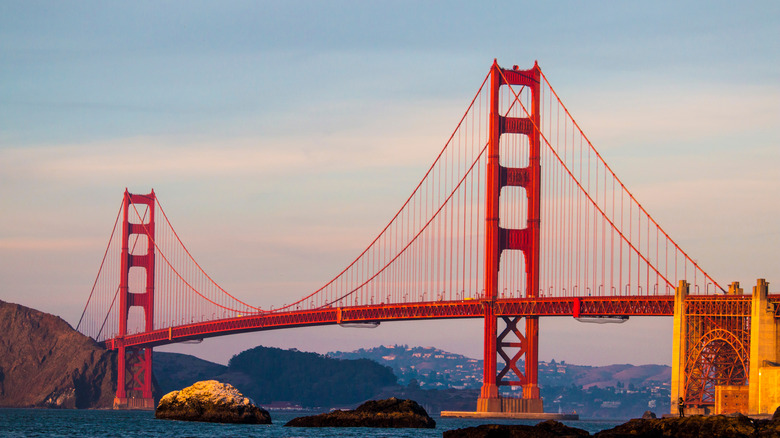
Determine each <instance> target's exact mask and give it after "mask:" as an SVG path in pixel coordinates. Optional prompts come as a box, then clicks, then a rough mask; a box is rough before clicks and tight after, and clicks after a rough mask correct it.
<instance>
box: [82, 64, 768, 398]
mask: <svg viewBox="0 0 780 438" xmlns="http://www.w3.org/2000/svg"><path fill="white" fill-rule="evenodd" d="M737 288H738V285H736V286H735V285H732V287H730V288H729V290H731V291H732V293H727V289H726V288H724V287H723V286H721V285H720V284H719V283H718V282H717V281H715V280H714V279H713V278H712V276H710V275H709V274H708V273H707V272H706V271H704V270H703V269H702V267H701V266H699V265H698V264H697V263H696V261H695V260H694V259H692V258H691V256H690V255H688V254H687V253H686V252H685V251H684V250H683V249H682V248H681V247H680V246H679V245H678V244H677V243H675V241H674V240H673V239H672V238H671V237H670V236H669V235H668V234H667V233H666V232H665V231H664V230H663V229H662V228H661V226H660V225H659V224H658V223H657V222H656V221H655V220H654V219H653V218H652V217H651V216H650V214H649V213H648V212H647V211H646V210H645V208H644V207H643V206H642V205H641V204H640V203H639V201H638V200H637V199H636V198H635V197H634V196H633V195H632V194H631V192H630V191H629V190H628V188H627V187H626V186H625V185H624V184H623V183H622V182H621V180H620V179H619V178H618V177H617V175H616V174H615V172H614V171H613V170H612V168H610V167H609V165H608V164H607V163H606V161H605V160H604V158H603V157H602V156H601V155H600V154H599V153H598V151H597V150H596V149H595V147H594V146H593V145H592V144H591V142H590V141H589V140H588V138H587V137H586V136H585V134H584V132H583V130H582V129H581V128H580V126H579V125H578V124H577V123H576V121H575V120H574V118H573V117H572V116H571V114H570V113H569V111H568V109H567V108H566V106H565V105H564V104H563V102H562V100H561V99H560V97H559V96H558V94H557V93H556V92H555V90H554V89H553V88H552V86H551V85H550V83H549V81H548V80H547V77H546V76H545V75H544V74H543V73H542V71H541V69H540V68H539V66H538V64H535V65H534V66H533V67H532V68H531V69H528V70H521V69H519V68H518V67H517V66H514V67H513V68H510V69H504V68H501V67H500V66H499V65H498V63H497V62H494V63H493V65H492V66H491V68H490V70H489V72H488V74H487V76H486V77H485V78H484V80H483V81H482V83H481V85H480V86H479V88H478V90H477V92H476V93H475V95H474V97H473V99H472V100H471V102H469V104H468V105H467V108H466V110H465V112H464V114H463V116H462V117H461V119H460V120H459V121H458V123H457V126H456V127H455V129H454V130H453V132H452V134H451V135H450V137H449V138H448V139H447V140H446V142H445V143H444V146H443V148H442V149H441V151H440V152H439V154H438V156H437V157H436V159H435V160H434V162H433V164H431V166H430V167H429V168H428V170H427V172H426V173H425V174H424V175H423V177H422V178H421V180H420V181H419V183H418V184H417V185H416V187H415V188H414V190H413V191H412V193H411V194H410V195H409V197H408V198H407V199H406V201H405V202H404V203H403V205H401V207H400V208H399V209H398V211H397V213H396V214H395V215H394V216H393V217H392V218H391V219H390V220H389V221H388V223H387V224H386V225H385V226H384V227H383V228H382V229H381V230H380V232H379V233H378V234H377V235H376V238H375V239H374V240H373V241H371V242H369V243H368V245H367V246H366V247H365V249H364V250H363V251H362V252H361V253H360V254H358V255H357V256H356V257H355V259H354V260H353V261H352V262H351V263H350V264H348V265H347V266H346V267H345V268H344V269H343V270H342V271H341V272H339V273H338V274H336V275H335V276H334V277H333V278H331V279H330V280H329V281H327V282H325V283H324V284H323V285H322V287H320V288H319V289H316V290H313V291H302V292H301V294H300V295H299V296H298V297H295V299H294V300H291V302H289V303H284V304H282V305H279V304H278V303H248V302H246V301H245V300H242V299H240V297H237V296H235V295H233V294H231V293H230V292H228V291H226V290H224V289H223V288H222V287H220V286H219V284H218V283H217V282H216V281H214V280H213V279H212V278H211V277H210V276H209V275H208V274H207V273H206V272H205V271H204V270H203V269H202V268H201V266H200V265H199V264H198V262H197V261H196V259H195V258H194V256H193V255H192V254H191V253H190V252H189V251H188V250H187V248H186V246H185V245H184V243H183V242H182V239H181V238H180V237H179V235H178V234H177V233H176V231H175V230H174V228H173V226H172V225H171V221H170V220H169V218H168V216H167V215H166V214H165V211H164V210H163V208H162V205H161V204H160V203H159V202H158V199H157V196H156V194H155V193H154V191H152V192H151V193H149V194H135V193H129V192H127V191H125V193H124V196H123V198H122V203H121V205H120V207H119V210H118V213H117V216H116V220H115V224H114V229H113V232H112V234H111V237H110V239H109V242H108V244H107V247H106V250H105V254H104V257H103V261H102V263H101V266H100V269H99V272H98V275H97V278H96V280H95V282H94V285H93V287H92V290H91V292H90V295H89V299H88V300H87V303H86V305H85V308H84V312H83V314H82V316H81V319H80V320H79V323H78V326H77V328H78V330H80V331H81V332H82V333H84V334H86V335H88V336H91V337H92V338H94V339H95V340H96V341H98V342H102V343H104V344H105V345H106V346H107V347H108V348H111V349H116V350H118V355H119V358H118V381H119V385H118V388H117V393H116V401H115V405H116V406H118V407H153V399H152V385H151V380H152V379H151V374H152V372H151V370H152V366H151V365H152V357H153V356H152V348H153V347H155V346H159V345H164V344H170V343H176V342H182V341H187V340H193V339H203V338H207V337H215V336H225V335H229V334H234V333H242V332H250V331H260V330H273V329H285V328H294V327H303V326H316V325H325V324H347V323H377V322H381V321H390V320H415V319H441V318H482V319H484V321H485V328H484V375H483V387H482V391H481V395H480V398H479V400H478V402H477V410H478V411H482V412H502V411H503V412H506V411H518V412H542V411H543V403H542V400H541V398H540V396H539V388H538V377H537V366H538V343H539V341H538V331H539V325H538V324H539V320H538V318H539V317H545V316H573V317H600V318H602V317H621V318H622V317H629V316H671V315H674V314H675V295H677V296H678V298H679V297H680V296H681V295H682V296H683V299H687V298H685V297H686V295H687V293H688V291H689V290H690V291H691V292H692V294H691V296H690V297H689V298H690V299H689V301H691V302H694V301H695V300H694V298H695V299H696V300H698V301H696V302H699V303H704V304H701V305H702V306H705V307H706V306H710V307H708V308H711V307H712V306H715V307H716V308H720V307H718V306H721V303H731V304H730V305H731V307H730V308H733V307H734V306H735V305H736V306H737V307H738V306H739V304H738V303H744V302H745V299H746V298H748V297H744V296H741V295H739V294H736V293H734V291H735V290H737ZM678 301H679V299H678ZM777 301H778V297H776V296H772V297H770V302H771V303H773V306H774V307H773V310H772V312H773V317H775V318H776V317H777V316H778V310H777V308H778V306H777ZM747 302H748V303H749V300H747ZM734 303H737V304H734ZM272 304H273V305H272ZM678 304H679V303H678ZM749 307H750V306H749V305H748V306H747V308H749ZM691 309H693V307H692V308H691ZM741 309H742V310H741V312H742V313H739V312H737V313H734V312H730V313H729V312H725V311H724V312H721V313H722V314H719V313H718V311H716V312H715V316H712V317H710V318H708V319H707V320H706V321H705V322H696V321H699V320H694V319H690V318H693V317H692V316H691V317H690V318H689V319H688V321H689V322H690V324H688V325H687V326H686V327H689V326H690V327H694V326H696V324H699V326H696V327H699V328H698V329H697V330H698V331H700V332H702V333H698V332H697V334H695V335H694V334H689V333H687V332H686V334H685V336H686V339H687V338H688V337H690V338H691V340H690V341H684V342H685V345H686V346H685V347H684V350H685V351H684V353H683V356H684V357H683V359H681V360H682V361H685V364H684V365H683V366H682V369H683V371H681V372H682V373H683V377H682V380H683V381H684V383H682V384H681V385H682V386H681V387H680V390H678V391H677V392H676V393H679V394H680V395H681V396H683V397H684V398H685V400H686V402H687V403H688V404H689V405H690V406H710V405H713V404H714V398H715V393H714V392H715V390H714V387H715V386H717V385H721V386H722V385H726V384H733V385H744V384H745V382H746V380H747V376H748V374H749V373H748V371H747V368H746V367H747V366H748V365H747V364H746V358H745V357H744V356H745V351H746V350H745V346H746V345H748V344H749V336H747V337H746V335H745V328H744V327H743V326H744V325H745V320H746V318H747V317H746V316H745V315H743V313H744V312H745V311H746V310H744V305H743V308H741ZM691 312H693V313H695V311H694V310H691ZM693 313H691V315H693ZM748 313H749V309H748ZM702 324H703V325H702ZM499 326H501V327H502V328H501V330H499ZM740 327H741V328H740ZM715 329H725V330H727V331H728V330H731V331H729V333H732V332H734V333H736V332H737V331H739V330H741V331H739V333H738V334H737V335H735V336H736V338H737V339H739V340H740V342H741V344H739V345H737V346H735V345H733V344H734V342H732V341H731V338H729V342H731V343H727V344H728V345H727V346H731V348H719V349H718V355H717V356H718V358H719V359H718V361H717V366H715V365H713V364H714V363H715V362H714V361H713V360H712V357H711V356H712V354H711V351H712V348H714V345H716V344H717V345H718V346H721V347H722V345H721V344H722V343H723V342H725V341H723V340H724V336H720V337H718V336H714V337H712V333H713V330H715ZM696 336H698V338H697V337H696ZM704 336H710V337H712V339H710V341H708V343H707V344H706V345H705V346H700V345H699V344H697V343H696V342H697V340H700V339H704ZM694 338H695V339H694ZM708 339H709V338H708ZM721 341H723V342H721ZM719 342H720V343H719ZM688 343H690V344H691V345H690V346H688ZM713 343H714V344H713ZM711 344H712V346H710V345H711ZM707 346H710V348H708V347H707ZM748 351H749V348H748ZM694 356H695V357H694ZM498 358H501V360H502V364H501V365H502V368H501V369H500V370H499V369H498V366H499V363H498ZM708 358H709V359H708ZM705 362H706V363H705ZM521 363H523V365H522V366H521V365H520V364H521ZM689 363H690V366H689ZM697 364H698V365H697ZM678 368H679V367H678ZM705 368H706V369H705ZM740 370H741V371H740ZM501 386H509V387H522V399H517V400H511V399H508V398H507V397H503V396H502V395H501V394H500V393H499V390H498V388H499V387H501ZM673 393H675V392H674V391H673ZM676 393H675V394H676Z"/></svg>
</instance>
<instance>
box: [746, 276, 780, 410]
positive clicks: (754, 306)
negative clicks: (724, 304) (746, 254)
mask: <svg viewBox="0 0 780 438" xmlns="http://www.w3.org/2000/svg"><path fill="white" fill-rule="evenodd" d="M768 294H769V283H767V282H766V280H764V279H763V278H760V279H758V281H757V284H756V286H755V287H753V297H752V302H751V308H750V375H749V377H748V413H750V414H772V413H773V412H774V411H775V409H777V407H778V406H780V394H779V393H780V389H778V384H780V364H778V363H777V362H780V351H778V347H780V339H778V337H780V326H779V323H780V320H778V319H776V318H775V315H774V314H775V312H774V308H773V306H772V305H771V304H770V303H769V300H768Z"/></svg>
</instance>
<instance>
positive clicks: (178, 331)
mask: <svg viewBox="0 0 780 438" xmlns="http://www.w3.org/2000/svg"><path fill="white" fill-rule="evenodd" d="M697 299H702V300H707V301H710V300H712V296H711V295H701V296H697V295H689V296H688V297H687V298H686V300H693V301H695V300H697ZM720 299H722V300H725V301H733V302H734V304H735V305H737V304H739V303H741V302H743V301H746V302H748V303H749V302H750V300H751V296H750V295H723V296H721V297H720ZM720 299H719V301H720ZM769 300H770V301H772V302H776V303H780V295H772V296H770V297H769ZM490 303H491V302H490V301H489V300H473V299H472V300H469V299H467V300H457V301H434V302H430V301H425V302H416V303H403V304H376V305H369V306H350V307H325V308H319V309H314V310H292V311H283V312H279V311H277V312H268V313H261V314H251V315H246V316H241V317H234V318H224V319H218V320H214V321H204V322H194V323H192V324H184V325H180V326H175V327H168V328H163V329H157V330H153V331H149V332H143V333H136V334H130V335H127V336H125V338H124V339H121V338H113V339H108V340H106V341H105V345H106V347H107V348H109V349H116V348H118V347H119V346H120V345H122V344H124V346H125V347H155V346H158V345H165V344H173V343H177V342H183V341H188V340H195V339H204V338H212V337H216V336H225V335H231V334H236V333H246V332H253V331H261V330H279V329H285V328H294V327H308V326H318V325H333V324H344V323H372V322H381V321H408V320H422V319H445V318H483V317H484V315H485V310H484V306H487V305H490ZM495 306H496V312H495V314H496V316H497V317H501V316H507V317H509V316H512V317H514V316H521V317H522V316H571V317H575V318H577V317H599V316H673V314H674V296H673V295H659V296H624V297H580V298H578V297H569V298H508V299H497V300H496V301H495ZM775 308H776V309H777V310H776V315H775V317H776V318H780V305H779V306H775Z"/></svg>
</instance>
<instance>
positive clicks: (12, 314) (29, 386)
mask: <svg viewBox="0 0 780 438" xmlns="http://www.w3.org/2000/svg"><path fill="white" fill-rule="evenodd" d="M115 390H116V354H114V353H113V352H110V351H106V350H105V349H104V348H103V347H101V346H100V345H98V344H97V343H96V342H95V341H93V340H92V339H91V338H89V337H87V336H84V335H82V334H81V333H79V332H77V331H75V330H74V329H73V328H72V327H71V326H70V325H69V324H68V323H67V322H65V321H64V320H63V319H62V318H60V317H58V316H54V315H50V314H48V313H43V312H40V311H38V310H35V309H31V308H29V307H24V306H20V305H18V304H12V303H7V302H4V301H0V407H55V408H110V407H111V406H112V404H113V401H114V394H115Z"/></svg>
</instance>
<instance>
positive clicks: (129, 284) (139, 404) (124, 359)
mask: <svg viewBox="0 0 780 438" xmlns="http://www.w3.org/2000/svg"><path fill="white" fill-rule="evenodd" d="M155 203H156V199H155V194H154V191H152V192H151V193H150V194H148V195H135V194H131V193H129V192H128V191H127V190H125V195H124V202H123V211H124V217H123V223H122V255H121V267H120V273H119V275H120V279H119V333H118V334H117V338H118V339H117V342H118V343H119V347H118V350H119V355H118V357H117V389H116V396H115V397H114V409H154V396H153V395H152V349H151V348H127V347H125V346H124V345H123V339H124V337H125V336H126V335H127V322H128V319H129V317H130V309H131V308H132V307H140V308H141V310H142V315H143V319H144V330H145V331H151V330H153V329H154V255H155V246H154V245H155V244H154V210H155ZM135 204H141V205H146V206H147V208H148V210H147V213H148V217H145V218H137V219H136V220H135V221H133V222H131V221H130V209H131V208H132V209H133V210H134V211H135V210H136V207H135ZM133 216H134V217H135V216H136V215H135V214H134V215H133ZM142 236H145V237H146V238H145V239H143V238H142ZM131 238H132V242H131ZM143 251H145V253H141V254H139V253H138V252H143ZM134 267H135V268H140V269H138V271H143V272H144V274H145V281H144V282H140V280H138V279H137V278H136V277H133V280H134V281H131V277H130V270H131V268H134ZM139 273H140V272H139ZM136 280H137V281H136ZM144 285H145V287H144ZM131 289H132V290H131Z"/></svg>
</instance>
